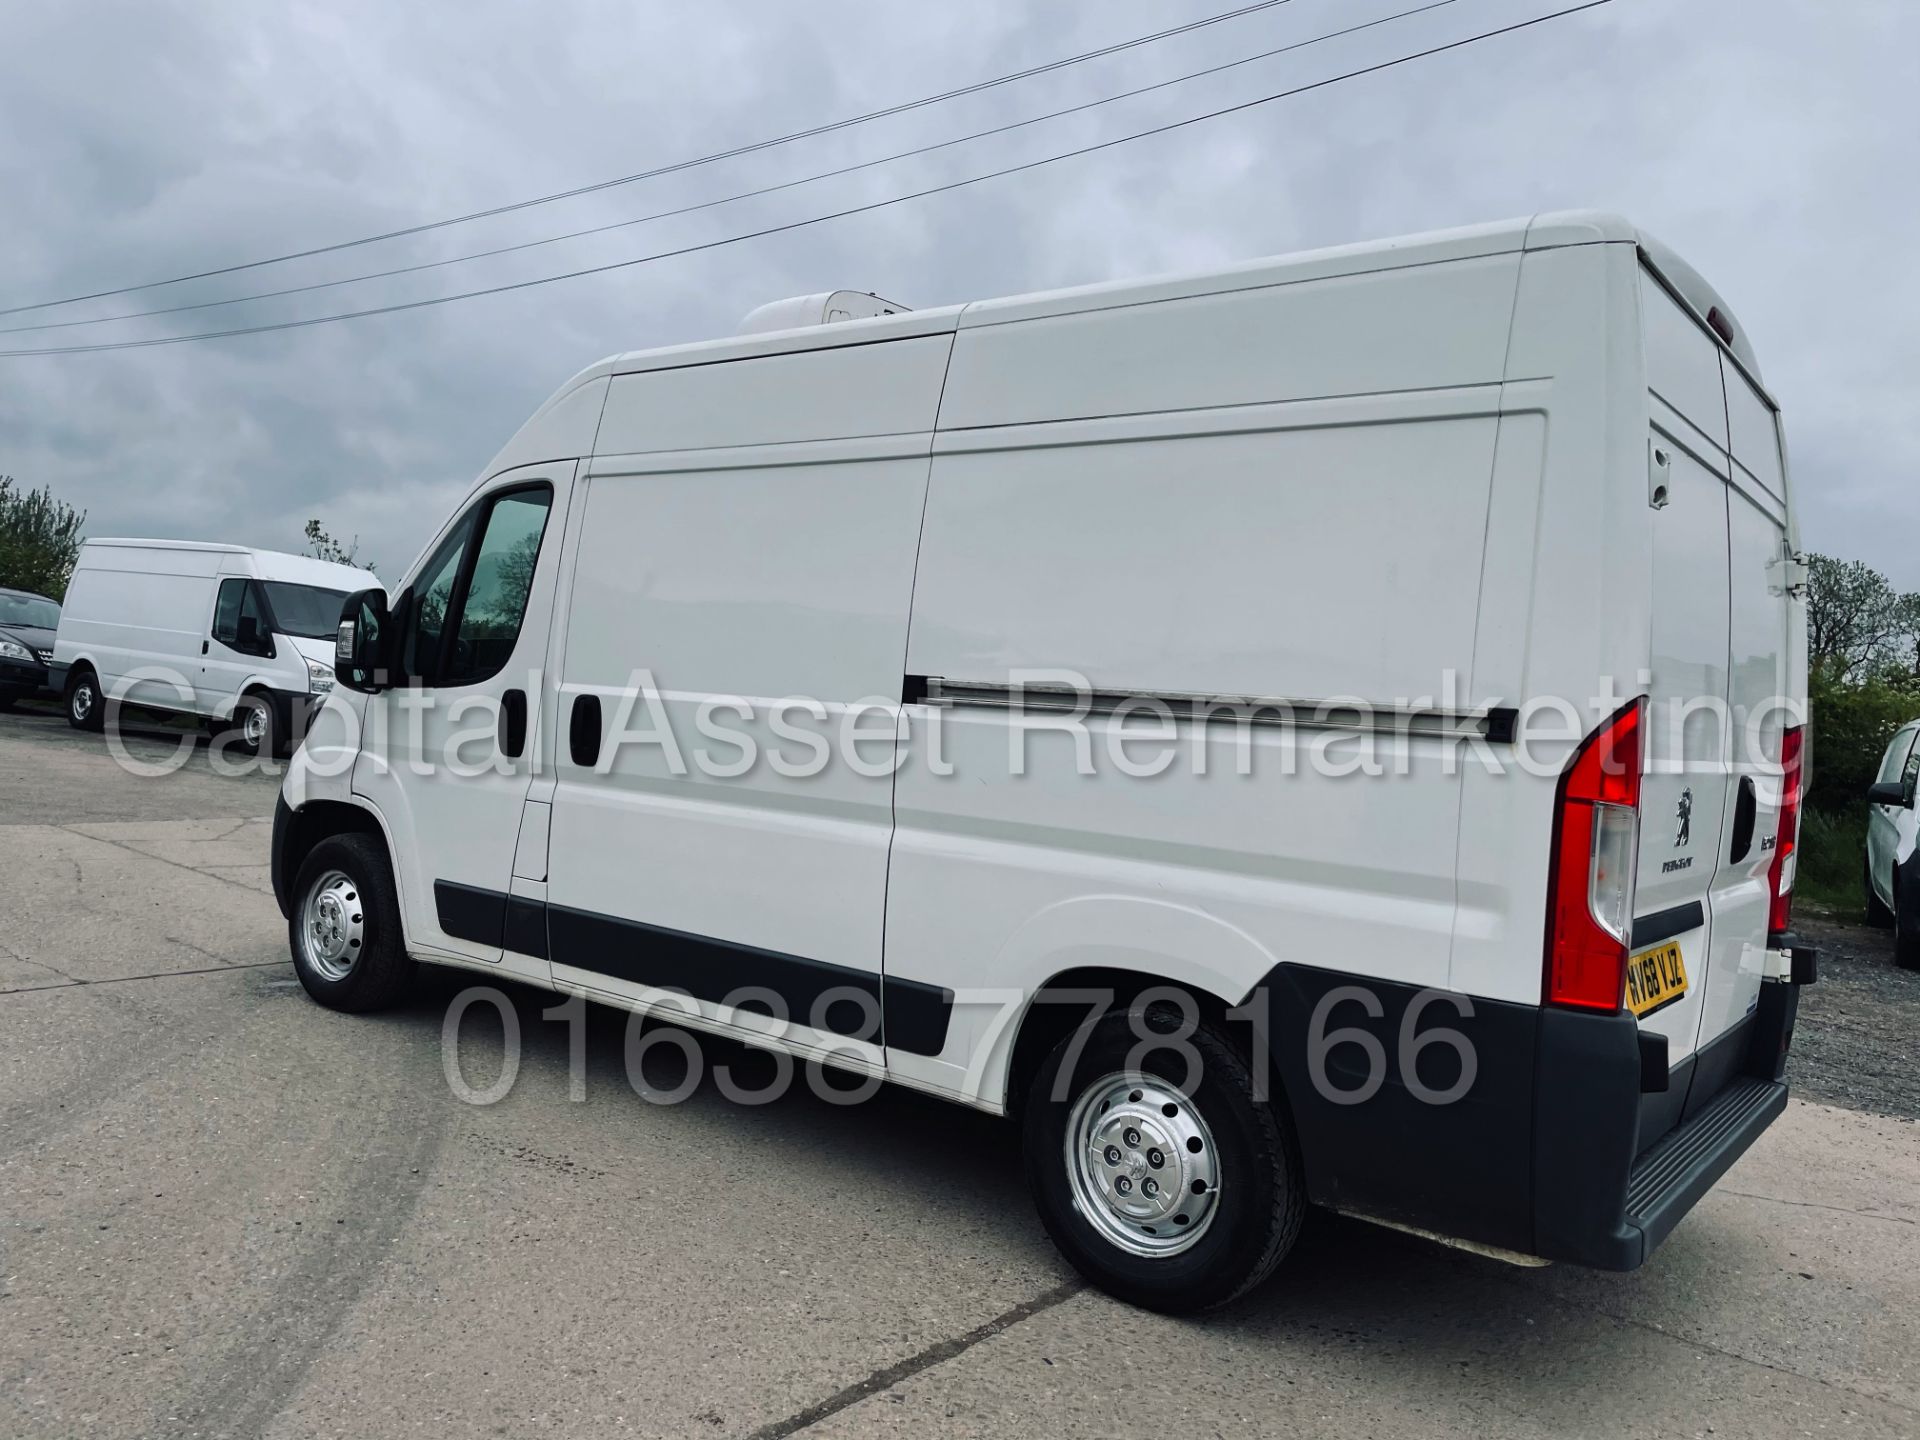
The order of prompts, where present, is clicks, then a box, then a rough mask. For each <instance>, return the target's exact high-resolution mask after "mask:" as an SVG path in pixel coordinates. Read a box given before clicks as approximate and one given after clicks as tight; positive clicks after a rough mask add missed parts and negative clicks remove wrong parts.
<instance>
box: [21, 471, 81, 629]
mask: <svg viewBox="0 0 1920 1440" xmlns="http://www.w3.org/2000/svg"><path fill="white" fill-rule="evenodd" d="M86 523H87V515H86V512H85V511H84V510H75V509H74V508H73V507H72V506H71V505H68V504H64V503H63V502H61V501H59V500H55V499H54V498H53V491H52V490H51V489H50V488H47V487H45V486H43V487H41V488H40V489H38V490H21V489H18V488H16V487H15V485H14V481H13V477H12V476H11V475H0V585H4V586H7V587H8V588H9V589H13V590H31V591H33V592H34V593H35V594H37V595H48V596H51V597H52V598H53V599H55V600H59V599H61V598H63V597H64V596H65V595H66V593H67V579H68V577H70V576H71V575H72V574H73V565H74V562H75V561H76V560H78V559H79V558H80V545H81V542H82V540H83V539H84V538H85V537H84V536H83V535H82V534H81V529H82V527H83V526H85V524H86Z"/></svg>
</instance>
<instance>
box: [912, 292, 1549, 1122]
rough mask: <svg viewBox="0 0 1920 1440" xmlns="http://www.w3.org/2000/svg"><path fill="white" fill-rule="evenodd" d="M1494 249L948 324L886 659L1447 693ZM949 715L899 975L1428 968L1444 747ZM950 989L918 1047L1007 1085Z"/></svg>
mask: <svg viewBox="0 0 1920 1440" xmlns="http://www.w3.org/2000/svg"><path fill="white" fill-rule="evenodd" d="M1518 263H1519V262H1518V257H1517V256H1509V257H1503V258H1497V259H1494V260H1476V261H1470V262H1462V263H1459V264H1453V265H1436V266H1432V267H1428V268H1426V269H1424V270H1422V271H1420V272H1418V273H1417V274H1414V275H1409V274H1408V273H1406V272H1388V273H1386V274H1383V275H1378V276H1372V277H1366V278H1365V279H1357V278H1354V277H1342V278H1339V279H1335V280H1329V281H1324V282H1316V283H1312V284H1301V285H1296V286H1289V287H1279V288H1273V289H1268V290H1262V291H1257V292H1253V293H1248V294H1241V295H1236V296H1232V297H1219V296H1205V297H1199V298H1193V299H1175V300H1170V301H1166V302H1161V303H1157V304H1153V305H1148V306H1131V307H1121V308H1115V309H1111V310H1104V311H1099V312H1096V313H1092V314H1082V315H1076V316H1069V317H1059V318H1043V319H1037V320H1032V321H1020V322H1016V323H1011V324H1006V325H995V326H986V327H980V328H969V327H968V326H967V324H966V323H965V322H964V321H963V323H962V327H961V330H960V332H959V336H958V339H957V341H956V346H955V356H954V366H953V371H954V374H953V379H952V381H951V382H950V385H949V390H948V400H947V403H946V404H944V405H943V407H942V411H941V429H940V434H939V437H938V439H937V441H936V445H935V456H934V463H933V478H932V482H931V487H930V491H929V497H928V507H927V518H926V526H925V534H924V538H923V541H922V547H921V555H920V570H919V580H918V584H917V586H916V589H915V598H914V613H913V629H912V638H911V644H910V648H909V652H908V658H907V669H908V672H909V674H910V675H913V676H916V677H919V676H925V677H930V679H932V680H939V681H948V682H968V683H974V684H982V685H989V686H1008V685H1010V684H1015V683H1018V682H1020V681H1021V680H1023V679H1024V680H1027V681H1030V682H1038V681H1043V680H1046V679H1060V680H1065V681H1066V682H1067V683H1086V684H1090V685H1091V686H1092V687H1093V688H1094V689H1096V690H1100V691H1103V692H1111V693H1114V694H1118V695H1124V696H1132V697H1139V698H1141V699H1145V700H1151V699H1152V697H1155V696H1168V695H1171V696H1182V695H1192V694H1204V695H1237V696H1260V697H1267V698H1271V699H1276V700H1290V701H1304V702H1307V704H1306V706H1305V713H1306V714H1307V715H1308V717H1309V718H1311V716H1312V713H1313V710H1314V705H1313V702H1318V701H1329V700H1338V699H1344V700H1347V701H1350V702H1364V703H1367V704H1370V705H1372V706H1377V707H1382V709H1383V710H1384V711H1387V712H1391V711H1394V710H1395V709H1396V707H1406V706H1419V707H1423V708H1435V707H1437V708H1451V707H1452V706H1454V705H1455V704H1456V703H1457V702H1456V701H1455V699H1454V698H1452V697H1450V696H1449V695H1448V693H1447V685H1448V675H1447V672H1448V671H1452V672H1454V676H1455V679H1456V680H1458V678H1459V677H1461V676H1464V674H1465V672H1466V670H1467V668H1468V665H1469V663H1470V660H1471V657H1472V646H1473V633H1474V610H1475V601H1476V588H1477V585H1478V577H1479V572H1480V557H1481V548H1482V543H1483V537H1484V534H1485V530H1486V525H1487V495H1488V485H1489V477H1490V474H1491V471H1492V463H1493V455H1494V438H1495V430H1496V425H1497V421H1496V403H1497V396H1498V381H1499V376H1500V367H1501V361H1502V358H1503V355H1504V335H1503V333H1502V332H1503V330H1504V326H1505V323H1506V316H1507V314H1508V310H1509V307H1510V303H1511V294H1512V286H1513V277H1514V274H1515V272H1516V271H1517V268H1518ZM1371 287H1377V291H1376V290H1375V289H1374V288H1371ZM1386 314H1391V316H1392V317H1393V318H1392V320H1391V322H1389V321H1386V320H1383V319H1378V318H1377V317H1379V316H1381V315H1386ZM1427 317H1431V321H1432V324H1434V325H1443V324H1444V325H1445V326H1447V327H1448V328H1449V334H1448V340H1447V343H1445V344H1438V343H1433V342H1432V340H1431V334H1430V332H1429V330H1428V326H1427ZM1376 325H1377V326H1378V330H1377V333H1376V332H1375V330H1374V329H1372V328H1370V327H1374V326H1376ZM1355 332H1360V333H1362V334H1364V335H1371V336H1373V339H1374V340H1375V341H1377V342H1378V343H1377V344H1371V343H1370V344H1368V345H1362V344H1361V343H1359V342H1358V341H1355V340H1354V339H1353V335H1354V333H1355ZM1456 341H1457V343H1455V342H1456ZM1369 349H1370V350H1371V353H1372V356H1373V359H1372V362H1371V367H1369V364H1368V363H1367V362H1366V360H1365V355H1364V352H1366V351H1368V350H1369ZM1323 355H1330V356H1331V358H1330V359H1329V360H1328V362H1327V363H1326V364H1324V365H1323V364H1319V363H1316V357H1320V356H1323ZM1229 356H1230V357H1231V360H1232V363H1231V364H1228V363H1227V362H1226V361H1225V360H1224V359H1223V357H1229ZM1325 391H1331V392H1333V393H1334V394H1335V395H1336V396H1337V397H1338V398H1323V394H1322V392H1325ZM1175 407H1184V408H1177V409H1176V408H1175ZM1154 410H1158V411H1160V412H1162V413H1143V412H1148V411H1154ZM1075 416H1085V417H1090V418H1083V419H1073V418H1065V417H1075ZM909 717H910V721H911V723H912V724H913V725H914V726H915V727H916V729H919V728H920V727H923V726H925V725H927V724H930V723H935V719H936V711H935V709H934V707H931V706H926V707H922V706H910V707H909ZM937 717H938V718H937V723H938V724H939V727H940V732H941V751H942V754H943V757H944V758H945V760H946V761H947V762H948V763H949V764H951V765H952V766H953V768H954V770H955V771H956V772H957V773H956V775H955V776H953V777H943V776H940V775H936V774H933V773H930V772H929V771H928V769H927V768H926V767H925V766H924V765H921V764H919V763H916V762H917V760H918V757H919V753H920V752H919V749H918V748H916V751H915V762H910V763H909V764H908V765H907V766H906V767H905V768H904V769H903V771H902V773H901V775H900V777H899V780H898V786H897V802H896V810H897V821H898V830H897V833H896V836H895V841H894V854H893V865H892V874H891V881H890V886H889V892H888V924H887V965H888V973H889V975H890V976H893V975H900V976H904V977H910V978H914V979H921V980H929V981H934V980H938V981H941V982H943V983H946V984H950V985H954V986H955V987H956V988H957V989H962V990H963V992H964V988H965V987H973V988H975V989H977V990H981V991H986V992H1000V993H1014V992H1020V991H1025V992H1028V993H1030V992H1031V991H1033V990H1035V989H1037V988H1039V987H1041V986H1042V985H1044V984H1046V982H1047V981H1048V980H1049V979H1051V978H1052V977H1053V976H1055V975H1058V974H1060V973H1061V972H1063V971H1065V970H1068V969H1072V968H1079V967H1085V966H1108V967H1115V968H1120V969H1125V970H1133V971H1140V972H1145V973H1148V974H1152V975H1155V976H1159V977H1163V978H1165V979H1167V980H1170V981H1175V982H1179V983H1184V984H1188V985H1191V986H1195V987H1197V988H1199V989H1202V990H1205V991H1207V992H1208V993H1211V994H1213V995H1216V996H1218V997H1220V998H1221V999H1223V1000H1225V1001H1227V1002H1228V1003H1233V1002H1237V1001H1238V1000H1240V999H1241V998H1242V997H1244V996H1245V995H1247V994H1248V992H1249V991H1250V990H1251V989H1252V988H1253V987H1254V986H1255V985H1256V984H1257V983H1258V982H1259V981H1260V980H1261V979H1262V977H1263V976H1265V975H1267V974H1268V973H1269V972H1270V971H1271V970H1272V969H1273V967H1274V966H1275V965H1277V964H1280V963H1282V962H1287V963H1291V964H1302V965H1323V966H1328V967H1332V968H1337V969H1340V970H1343V971H1346V972H1349V973H1351V974H1352V975H1354V976H1356V977H1367V976H1374V977H1380V978H1382V979H1391V980H1395V981H1400V982H1404V983H1406V984H1408V985H1410V986H1414V987H1421V986H1429V985H1435V986H1439V985H1444V984H1445V983H1446V978H1447V964H1448V947H1449V941H1450V935H1451V931H1452V926H1453V908H1454V896H1453V886H1454V877H1453V858H1454V846H1455V830H1456V827H1457V823H1458V812H1457V796H1458V789H1459V775H1458V770H1457V767H1455V766H1454V765H1453V764H1452V755H1453V751H1454V750H1455V748H1456V746H1457V744H1458V743H1459V742H1457V741H1454V740H1448V739H1443V738H1439V737H1436V736H1430V735H1420V734H1414V735H1409V734H1406V733H1398V734H1396V733H1393V732H1392V729H1391V727H1390V726H1383V727H1382V729H1381V730H1380V731H1377V732H1369V731H1368V730H1367V729H1366V728H1365V727H1357V726H1355V725H1353V724H1351V723H1349V724H1347V725H1345V726H1344V727H1341V726H1336V727H1335V728H1334V729H1331V730H1322V729H1314V728H1311V727H1306V728H1282V727H1278V726H1258V725H1256V726H1244V725H1238V724H1236V723H1234V722H1233V721H1231V720H1215V721H1213V722H1211V723H1206V724H1197V723H1195V722H1193V721H1192V720H1190V719H1181V720H1179V721H1177V722H1175V721H1159V720H1156V719H1155V718H1154V717H1153V716H1151V715H1145V714H1141V715H1135V716H1134V717H1132V718H1131V719H1122V718H1120V717H1113V716H1109V717H1104V718H1095V719H1093V720H1090V721H1089V722H1087V732H1088V735H1089V737H1090V743H1089V746H1088V748H1087V750H1086V752H1085V753H1084V754H1080V753H1076V751H1077V749H1078V746H1077V742H1076V739H1075V737H1073V736H1070V735H1066V734H1060V733H1057V731H1058V725H1057V723H1056V722H1055V720H1054V719H1053V718H1052V717H1047V716H1043V715H1037V714H1034V713H1031V712H1028V713H1026V714H1021V713H1019V712H1018V710H1017V709H1015V708H1004V709H1001V710H998V711H994V710H983V709H978V708H964V707H956V708H953V709H949V710H939V711H938V712H937ZM1169 735H1170V736H1171V737H1172V744H1171V745H1169V744H1168V743H1167V737H1168V736H1169ZM1129 737H1131V738H1129ZM1196 755H1197V756H1200V757H1202V758H1203V762H1204V769H1202V767H1201V765H1200V764H1198V763H1196V759H1195V757H1196ZM1140 766H1157V767H1158V768H1157V770H1148V771H1144V772H1143V771H1140V770H1139V769H1138V768H1137V767H1140ZM1129 767H1136V768H1135V769H1134V770H1133V772H1132V773H1130V772H1129ZM1243 767H1245V768H1246V769H1247V770H1248V771H1249V772H1250V777H1249V775H1248V774H1242V773H1238V772H1240V771H1241V769H1242V768H1243ZM1376 768H1377V770H1378V771H1379V772H1381V774H1380V778H1377V779H1373V778H1368V777H1367V776H1366V775H1364V774H1363V773H1361V772H1363V771H1368V770H1372V769H1376ZM1083 769H1084V770H1090V771H1091V773H1082V771H1083ZM962 998H963V999H964V998H965V996H964V993H963V997H962ZM964 1015H965V1024H964V1025H963V1024H962V1023H961V1022H960V1020H959V1019H957V1020H956V1026H955V1030H954V1032H953V1033H951V1034H950V1035H949V1038H948V1044H947V1047H946V1050H945V1052H944V1054H943V1056H942V1057H941V1058H942V1060H943V1061H944V1062H946V1063H947V1064H949V1065H951V1066H953V1067H957V1068H958V1069H960V1070H963V1071H964V1070H971V1071H972V1073H973V1078H974V1080H975V1081H977V1083H978V1096H977V1098H979V1099H981V1100H983V1101H984V1102H985V1103H987V1104H989V1105H992V1104H997V1103H999V1101H1000V1099H1001V1096H1002V1091H1003V1087H1004V1083H1005V1075H1004V1069H1005V1064H1006V1057H1007V1051H1008V1047H1009V1044H1010V1041H1011V1038H1012V1033H1013V1026H1012V1025H1010V1024H1004V1023H1002V1022H1004V1019H1005V1016H1004V1014H1003V1007H1002V1006H1001V1005H1000V1004H999V1002H996V1001H994V1000H992V999H990V998H987V997H985V996H982V997H980V998H979V999H978V1003H976V1004H975V1005H973V1006H972V1007H970V1008H969V1009H968V1010H966V1011H965V1012H964ZM1338 1023H1341V1022H1339V1021H1336V1022H1335V1024H1336V1025H1337V1024H1338ZM996 1025H998V1026H999V1028H996Z"/></svg>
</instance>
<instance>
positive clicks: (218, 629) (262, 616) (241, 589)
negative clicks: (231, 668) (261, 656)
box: [213, 580, 267, 653]
mask: <svg viewBox="0 0 1920 1440" xmlns="http://www.w3.org/2000/svg"><path fill="white" fill-rule="evenodd" d="M248 622H251V624H249V623H248ZM213 638H214V639H216V640H218V641H219V642H220V643H221V644H222V645H225V646H226V647H227V648H228V649H229V650H241V651H247V652H249V653H251V652H253V651H257V650H259V649H260V648H261V647H262V646H263V645H264V644H265V643H266V639H267V620H266V611H265V610H264V609H263V608H262V606H261V604H260V592H259V590H258V589H257V588H256V587H255V586H254V583H253V582H252V581H251V580H222V581H221V582H220V593H219V594H218V595H217V596H216V597H215V599H214V604H213Z"/></svg>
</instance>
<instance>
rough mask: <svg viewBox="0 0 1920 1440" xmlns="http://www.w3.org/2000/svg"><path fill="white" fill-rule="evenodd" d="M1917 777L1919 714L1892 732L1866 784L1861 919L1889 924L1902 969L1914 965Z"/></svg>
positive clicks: (1919, 936) (1919, 873)
mask: <svg viewBox="0 0 1920 1440" xmlns="http://www.w3.org/2000/svg"><path fill="white" fill-rule="evenodd" d="M1916 780H1920V720H1909V721H1908V722H1907V723H1906V724H1905V725H1902V726H1901V727H1900V728H1899V729H1898V730H1896V731H1895V732H1894V735H1893V739H1892V740H1891V741H1889V742H1888V744H1887V753H1886V754H1885V755H1884V756H1882V757H1881V760H1880V773H1879V775H1878V776H1877V777H1875V779H1874V782H1873V784H1872V785H1870V786H1868V787H1867V919H1868V920H1869V921H1870V922H1871V923H1873V924H1875V925H1881V926H1888V925H1890V926H1892V927H1893V954H1894V959H1896V960H1897V961H1899V963H1900V967H1901V968H1902V969H1903V970H1920V858H1916V856H1915V835H1916V831H1920V820H1916V818H1915V812H1914V805H1913V800H1914V788H1915V781H1916Z"/></svg>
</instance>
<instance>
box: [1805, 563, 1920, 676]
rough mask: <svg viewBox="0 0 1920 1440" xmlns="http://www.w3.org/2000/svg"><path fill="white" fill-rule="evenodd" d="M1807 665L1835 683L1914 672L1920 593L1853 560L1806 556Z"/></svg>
mask: <svg viewBox="0 0 1920 1440" xmlns="http://www.w3.org/2000/svg"><path fill="white" fill-rule="evenodd" d="M1807 664H1808V666H1809V667H1810V668H1812V669H1814V670H1818V671H1820V672H1822V673H1823V674H1825V675H1826V676H1828V678H1830V679H1833V680H1838V681H1846V680H1856V679H1864V678H1866V677H1867V676H1870V675H1874V674H1878V673H1882V672H1885V671H1887V670H1899V671H1902V672H1904V673H1906V674H1909V675H1912V674H1916V673H1920V595H1915V594H1908V595H1902V594H1901V593H1900V592H1899V591H1897V590H1895V589H1894V588H1893V586H1892V584H1891V583H1889V582H1888V580H1887V577H1886V576H1884V575H1882V574H1881V573H1880V572H1879V571H1878V570H1875V569H1874V568H1873V567H1872V566H1871V565H1865V564H1862V563H1861V562H1860V561H1858V560H1836V559H1834V558H1833V557H1832V556H1831V555H1810V556H1808V557H1807Z"/></svg>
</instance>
